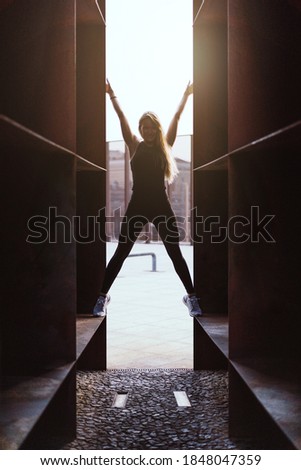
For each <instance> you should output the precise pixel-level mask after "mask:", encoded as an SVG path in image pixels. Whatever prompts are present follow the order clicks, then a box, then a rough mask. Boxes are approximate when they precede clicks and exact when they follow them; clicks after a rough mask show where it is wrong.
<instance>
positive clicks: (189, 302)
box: [183, 295, 203, 317]
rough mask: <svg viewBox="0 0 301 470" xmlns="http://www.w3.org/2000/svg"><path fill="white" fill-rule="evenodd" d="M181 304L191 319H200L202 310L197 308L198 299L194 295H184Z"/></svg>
mask: <svg viewBox="0 0 301 470" xmlns="http://www.w3.org/2000/svg"><path fill="white" fill-rule="evenodd" d="M183 302H184V304H185V305H186V307H187V308H188V310H189V315H190V316H191V317H200V316H201V315H203V312H202V309H201V307H200V306H199V301H198V298H197V297H196V296H195V295H192V296H191V297H189V295H184V297H183Z"/></svg>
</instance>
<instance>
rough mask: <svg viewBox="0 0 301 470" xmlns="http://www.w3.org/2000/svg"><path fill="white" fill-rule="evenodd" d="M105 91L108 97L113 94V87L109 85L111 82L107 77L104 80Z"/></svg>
mask: <svg viewBox="0 0 301 470" xmlns="http://www.w3.org/2000/svg"><path fill="white" fill-rule="evenodd" d="M106 93H108V95H109V96H110V97H112V96H114V91H113V88H112V87H111V84H110V82H109V80H108V79H107V81H106Z"/></svg>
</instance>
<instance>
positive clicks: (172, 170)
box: [139, 111, 179, 184]
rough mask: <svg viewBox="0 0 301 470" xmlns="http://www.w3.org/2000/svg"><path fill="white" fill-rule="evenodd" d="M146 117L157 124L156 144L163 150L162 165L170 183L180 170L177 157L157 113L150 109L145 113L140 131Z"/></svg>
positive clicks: (140, 123) (140, 124) (140, 121)
mask: <svg viewBox="0 0 301 470" xmlns="http://www.w3.org/2000/svg"><path fill="white" fill-rule="evenodd" d="M145 119H150V120H151V121H152V123H153V124H154V125H155V126H156V129H157V140H156V144H157V146H158V147H159V148H160V150H161V152H160V156H161V166H162V169H163V170H164V174H165V178H166V180H167V181H168V183H169V184H171V183H172V182H173V180H174V179H175V177H176V176H177V174H178V173H179V171H178V168H177V164H176V162H175V159H174V158H173V156H172V155H171V152H170V146H169V145H168V143H167V141H166V137H165V134H164V132H163V128H162V125H161V123H160V121H159V118H158V116H157V115H156V114H155V113H153V112H151V111H148V112H147V113H144V114H143V115H142V116H141V118H140V120H139V131H140V132H141V126H142V124H143V121H144V120H145Z"/></svg>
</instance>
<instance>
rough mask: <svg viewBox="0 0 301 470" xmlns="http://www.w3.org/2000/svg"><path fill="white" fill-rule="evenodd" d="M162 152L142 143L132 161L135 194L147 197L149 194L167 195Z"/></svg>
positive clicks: (157, 148)
mask: <svg viewBox="0 0 301 470" xmlns="http://www.w3.org/2000/svg"><path fill="white" fill-rule="evenodd" d="M161 152H162V150H161V149H160V148H159V147H148V146H147V145H146V144H145V142H143V141H142V142H140V143H139V145H138V147H137V149H136V152H135V153H134V155H133V157H132V159H131V169H132V173H133V192H134V193H135V194H137V193H139V194H141V195H144V196H147V194H148V193H149V192H155V193H156V194H158V193H160V192H161V193H165V182H164V179H165V172H164V169H163V168H162V159H161V156H160V155H161Z"/></svg>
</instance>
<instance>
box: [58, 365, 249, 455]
mask: <svg viewBox="0 0 301 470" xmlns="http://www.w3.org/2000/svg"><path fill="white" fill-rule="evenodd" d="M77 387H78V429H77V439H76V440H74V441H73V442H71V443H69V444H68V445H66V446H65V447H64V449H78V450H85V449H111V450H112V449H135V450H139V449H141V450H147V449H165V450H166V449H170V450H171V449H245V448H251V446H250V443H246V442H242V441H240V442H237V441H235V442H234V441H233V440H231V439H229V438H228V375H227V372H225V371H193V370H190V369H188V370H187V369H157V370H156V369H146V370H140V369H132V370H126V369H123V370H109V371H105V372H98V371H97V372H78V384H77ZM176 390H179V391H185V392H186V393H187V396H188V398H189V400H190V403H191V407H185V408H184V407H178V405H177V402H176V400H175V397H174V394H173V391H176ZM116 392H117V393H118V392H119V393H125V392H126V393H128V399H127V403H126V407H125V408H113V407H112V404H113V400H114V397H115V394H116Z"/></svg>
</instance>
